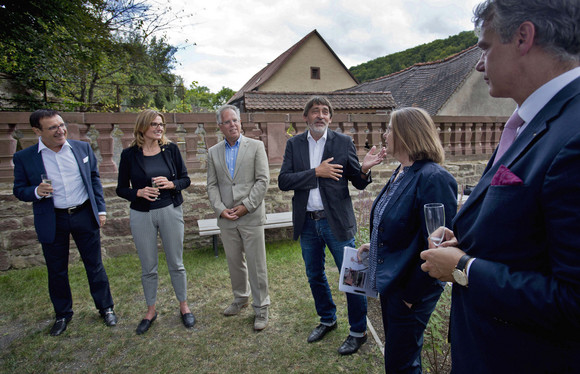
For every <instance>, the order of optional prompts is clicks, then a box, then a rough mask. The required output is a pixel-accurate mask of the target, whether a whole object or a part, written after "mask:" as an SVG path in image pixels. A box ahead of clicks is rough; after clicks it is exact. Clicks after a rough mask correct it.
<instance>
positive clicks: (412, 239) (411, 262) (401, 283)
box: [370, 160, 457, 304]
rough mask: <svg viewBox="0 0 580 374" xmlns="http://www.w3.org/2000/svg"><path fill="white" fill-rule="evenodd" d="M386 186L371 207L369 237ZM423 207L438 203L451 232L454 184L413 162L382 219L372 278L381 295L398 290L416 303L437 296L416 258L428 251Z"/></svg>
mask: <svg viewBox="0 0 580 374" xmlns="http://www.w3.org/2000/svg"><path fill="white" fill-rule="evenodd" d="M397 170H398V169H397ZM387 187H388V184H387V185H386V186H385V187H384V188H383V190H382V191H381V193H380V194H379V197H377V199H376V200H375V202H374V203H373V207H372V210H371V222H370V228H371V232H372V230H373V217H374V214H375V206H376V204H377V202H378V200H379V198H380V197H381V195H382V194H383V193H385V190H386V189H387ZM428 203H443V205H444V206H445V226H447V227H451V220H452V219H453V217H455V214H456V212H457V182H456V181H455V178H453V176H451V174H449V172H447V170H445V169H443V168H442V167H441V166H439V165H437V164H436V163H434V162H433V161H428V160H421V161H415V163H413V165H411V167H410V168H409V171H407V174H406V175H405V177H404V179H403V180H402V181H401V183H400V184H399V186H398V188H397V190H396V191H395V192H394V193H393V196H392V197H391V199H390V200H389V203H388V204H387V206H386V207H385V210H384V212H383V215H382V216H381V221H380V226H379V229H378V231H379V233H378V238H377V245H378V253H377V276H376V280H377V289H378V290H379V292H380V293H381V294H382V293H384V292H389V291H391V290H394V289H397V290H399V291H400V293H401V296H402V297H403V299H404V300H405V301H406V302H409V303H411V304H415V303H418V302H420V301H421V299H423V298H425V297H427V296H429V295H431V293H433V292H440V291H441V282H439V281H438V280H437V279H435V278H431V277H430V276H429V274H427V273H425V272H423V271H422V270H421V263H422V261H421V259H420V257H419V255H420V253H421V252H422V251H424V250H425V249H427V248H428V247H429V245H428V241H427V237H428V236H429V234H428V233H427V228H426V225H425V212H424V209H423V206H424V205H425V204H428Z"/></svg>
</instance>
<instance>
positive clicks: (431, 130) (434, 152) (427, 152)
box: [390, 108, 445, 164]
mask: <svg viewBox="0 0 580 374" xmlns="http://www.w3.org/2000/svg"><path fill="white" fill-rule="evenodd" d="M390 125H391V131H392V132H393V143H394V149H393V150H394V153H397V152H399V151H404V152H406V153H407V154H408V155H409V159H410V160H411V161H419V160H431V161H433V162H436V163H438V164H442V163H443V162H445V151H444V150H443V146H442V145H441V140H440V139H439V133H438V132H437V128H436V127H435V123H434V122H433V119H431V116H430V115H429V113H427V112H426V111H425V110H423V109H421V108H402V109H398V110H395V111H394V112H392V113H391V123H390Z"/></svg>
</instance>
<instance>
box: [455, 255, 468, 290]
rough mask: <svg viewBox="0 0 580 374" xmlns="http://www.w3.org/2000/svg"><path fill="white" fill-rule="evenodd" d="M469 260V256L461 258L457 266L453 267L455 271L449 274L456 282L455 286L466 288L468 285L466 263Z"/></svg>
mask: <svg viewBox="0 0 580 374" xmlns="http://www.w3.org/2000/svg"><path fill="white" fill-rule="evenodd" d="M471 259H472V258H471V256H468V255H463V256H461V258H460V259H459V262H457V265H456V266H455V269H453V273H451V274H452V275H453V279H454V280H455V282H457V284H458V285H460V286H463V287H467V284H468V283H469V279H467V271H466V267H467V263H468V262H469V260H471Z"/></svg>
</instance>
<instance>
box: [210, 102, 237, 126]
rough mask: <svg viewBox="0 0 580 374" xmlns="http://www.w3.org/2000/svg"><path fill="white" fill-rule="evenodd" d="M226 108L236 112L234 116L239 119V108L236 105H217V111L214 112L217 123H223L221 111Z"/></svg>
mask: <svg viewBox="0 0 580 374" xmlns="http://www.w3.org/2000/svg"><path fill="white" fill-rule="evenodd" d="M228 109H230V110H233V111H234V113H236V118H237V119H238V120H240V109H239V108H238V107H237V106H234V105H229V104H226V105H222V106H221V107H219V109H218V110H217V112H216V114H215V116H216V121H217V123H218V125H221V124H222V123H223V122H222V113H223V112H224V111H225V110H228Z"/></svg>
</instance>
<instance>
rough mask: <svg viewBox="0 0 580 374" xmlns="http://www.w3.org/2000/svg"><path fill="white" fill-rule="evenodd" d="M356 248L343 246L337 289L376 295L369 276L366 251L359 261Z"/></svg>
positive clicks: (371, 295)
mask: <svg viewBox="0 0 580 374" xmlns="http://www.w3.org/2000/svg"><path fill="white" fill-rule="evenodd" d="M357 252H358V251H357V250H356V248H352V247H344V257H343V259H342V268H341V269H340V278H339V280H338V289H339V290H341V291H343V292H350V293H353V294H357V295H361V296H370V297H377V296H378V292H376V291H373V290H372V288H371V287H372V286H371V285H370V277H369V274H368V272H369V258H368V252H365V255H366V257H365V258H363V260H362V261H361V262H359V261H358V257H357Z"/></svg>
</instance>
